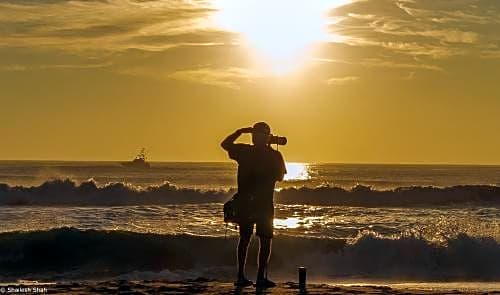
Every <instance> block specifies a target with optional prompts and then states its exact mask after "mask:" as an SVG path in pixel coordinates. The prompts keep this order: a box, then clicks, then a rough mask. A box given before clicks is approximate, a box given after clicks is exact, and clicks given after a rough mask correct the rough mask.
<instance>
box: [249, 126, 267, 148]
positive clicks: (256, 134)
mask: <svg viewBox="0 0 500 295" xmlns="http://www.w3.org/2000/svg"><path fill="white" fill-rule="evenodd" d="M270 138H271V127H269V125H268V124H267V123H265V122H258V123H255V124H254V125H253V131H252V142H253V144H254V145H256V146H265V145H267V144H268V143H269V139H270Z"/></svg>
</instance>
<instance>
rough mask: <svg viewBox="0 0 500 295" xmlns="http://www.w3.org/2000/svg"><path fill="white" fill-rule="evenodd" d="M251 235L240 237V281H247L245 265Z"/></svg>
mask: <svg viewBox="0 0 500 295" xmlns="http://www.w3.org/2000/svg"><path fill="white" fill-rule="evenodd" d="M250 238H251V235H240V240H239V242H238V280H244V279H245V264H246V260H247V252H248V244H249V243H250Z"/></svg>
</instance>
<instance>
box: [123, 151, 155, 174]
mask: <svg viewBox="0 0 500 295" xmlns="http://www.w3.org/2000/svg"><path fill="white" fill-rule="evenodd" d="M122 166H125V167H129V168H141V169H142V168H150V167H151V165H149V163H148V162H147V161H146V149H145V148H142V149H141V151H140V152H139V154H137V156H135V159H133V160H132V161H130V162H123V163H122Z"/></svg>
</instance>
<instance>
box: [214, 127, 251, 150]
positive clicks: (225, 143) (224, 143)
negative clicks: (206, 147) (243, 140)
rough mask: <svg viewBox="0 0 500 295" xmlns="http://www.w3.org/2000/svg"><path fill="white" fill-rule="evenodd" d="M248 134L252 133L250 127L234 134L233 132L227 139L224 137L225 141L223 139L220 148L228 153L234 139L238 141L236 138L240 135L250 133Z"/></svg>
mask: <svg viewBox="0 0 500 295" xmlns="http://www.w3.org/2000/svg"><path fill="white" fill-rule="evenodd" d="M250 132H252V127H247V128H241V129H238V130H236V131H235V132H233V133H232V134H230V135H229V136H228V137H226V139H224V140H223V141H222V142H221V144H220V146H221V147H222V148H223V149H224V150H226V151H229V150H230V149H231V147H232V146H233V145H234V142H235V141H236V139H238V137H240V135H242V134H243V133H250Z"/></svg>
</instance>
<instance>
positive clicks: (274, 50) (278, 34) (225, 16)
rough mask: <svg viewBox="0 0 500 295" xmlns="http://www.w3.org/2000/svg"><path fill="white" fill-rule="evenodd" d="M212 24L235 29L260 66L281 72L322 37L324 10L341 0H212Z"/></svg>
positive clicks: (297, 62)
mask: <svg viewBox="0 0 500 295" xmlns="http://www.w3.org/2000/svg"><path fill="white" fill-rule="evenodd" d="M214 1H215V7H216V9H217V11H218V12H217V13H216V14H215V21H216V24H217V25H218V26H219V27H221V28H223V29H225V30H229V31H233V32H236V33H239V34H240V35H241V37H242V39H241V40H240V41H241V42H242V43H243V45H245V46H246V47H247V48H248V49H251V50H252V52H253V55H254V57H255V60H257V63H258V64H260V66H261V67H265V68H267V69H268V70H269V71H271V72H273V73H275V74H285V73H288V72H290V71H292V70H293V69H295V68H297V67H299V66H300V65H302V64H303V63H304V62H305V61H306V60H307V59H308V57H309V56H308V55H309V53H310V52H311V50H312V49H313V47H314V45H315V44H317V43H318V42H322V41H326V40H328V38H329V34H328V15H327V14H328V11H329V10H330V9H332V8H334V7H337V6H340V5H342V4H345V3H347V2H348V1H345V0H330V1H328V0H214Z"/></svg>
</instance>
